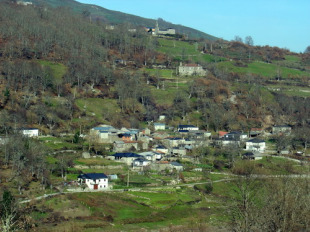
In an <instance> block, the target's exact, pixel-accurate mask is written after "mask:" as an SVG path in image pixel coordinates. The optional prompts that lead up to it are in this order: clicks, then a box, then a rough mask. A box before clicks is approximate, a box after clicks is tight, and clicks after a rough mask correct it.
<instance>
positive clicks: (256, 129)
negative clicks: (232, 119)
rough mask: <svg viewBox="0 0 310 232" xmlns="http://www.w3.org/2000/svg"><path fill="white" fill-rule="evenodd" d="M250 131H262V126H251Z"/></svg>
mask: <svg viewBox="0 0 310 232" xmlns="http://www.w3.org/2000/svg"><path fill="white" fill-rule="evenodd" d="M251 131H263V128H251Z"/></svg>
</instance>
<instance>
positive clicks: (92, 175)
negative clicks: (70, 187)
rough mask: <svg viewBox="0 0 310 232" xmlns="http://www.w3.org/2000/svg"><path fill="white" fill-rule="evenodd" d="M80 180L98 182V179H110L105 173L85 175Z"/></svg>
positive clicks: (81, 175)
mask: <svg viewBox="0 0 310 232" xmlns="http://www.w3.org/2000/svg"><path fill="white" fill-rule="evenodd" d="M78 178H81V179H92V180H97V179H107V178H108V177H107V175H106V174H104V173H85V174H80V175H79V176H78Z"/></svg>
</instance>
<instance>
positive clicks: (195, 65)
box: [184, 64, 199, 67]
mask: <svg viewBox="0 0 310 232" xmlns="http://www.w3.org/2000/svg"><path fill="white" fill-rule="evenodd" d="M184 66H185V67H199V65H198V64H184Z"/></svg>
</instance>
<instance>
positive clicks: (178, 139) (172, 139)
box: [169, 138, 182, 140]
mask: <svg viewBox="0 0 310 232" xmlns="http://www.w3.org/2000/svg"><path fill="white" fill-rule="evenodd" d="M181 139H182V138H169V140H181Z"/></svg>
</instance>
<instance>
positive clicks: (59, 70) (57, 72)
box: [38, 60, 68, 80]
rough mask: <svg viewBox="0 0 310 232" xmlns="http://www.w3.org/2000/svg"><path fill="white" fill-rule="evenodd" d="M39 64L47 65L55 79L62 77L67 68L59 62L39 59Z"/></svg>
mask: <svg viewBox="0 0 310 232" xmlns="http://www.w3.org/2000/svg"><path fill="white" fill-rule="evenodd" d="M38 63H39V64H41V65H42V66H44V67H49V68H50V69H51V70H52V72H53V75H54V78H56V79H58V80H59V79H62V77H63V76H64V75H65V74H66V72H67V70H68V68H67V67H66V66H65V65H63V64H60V63H54V62H50V61H46V60H39V61H38Z"/></svg>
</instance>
